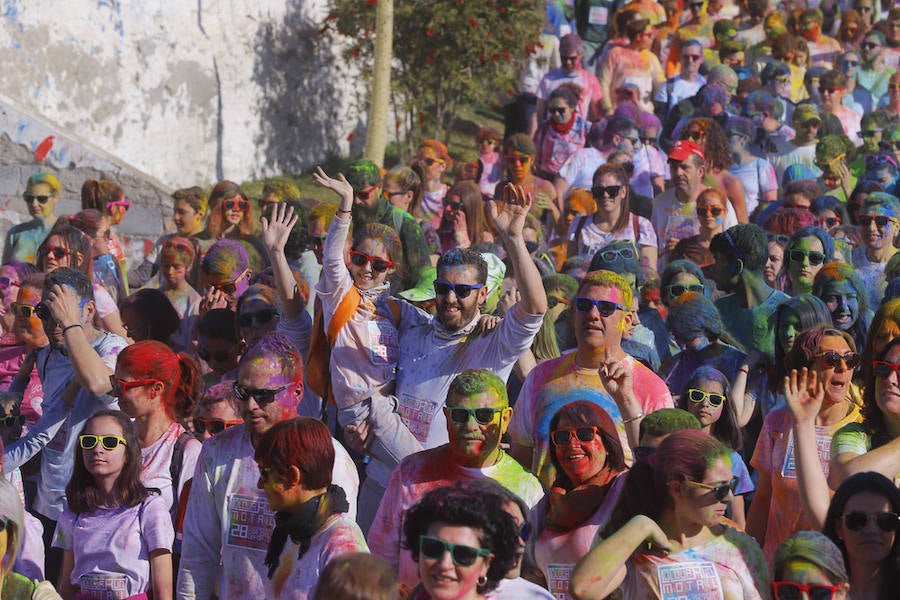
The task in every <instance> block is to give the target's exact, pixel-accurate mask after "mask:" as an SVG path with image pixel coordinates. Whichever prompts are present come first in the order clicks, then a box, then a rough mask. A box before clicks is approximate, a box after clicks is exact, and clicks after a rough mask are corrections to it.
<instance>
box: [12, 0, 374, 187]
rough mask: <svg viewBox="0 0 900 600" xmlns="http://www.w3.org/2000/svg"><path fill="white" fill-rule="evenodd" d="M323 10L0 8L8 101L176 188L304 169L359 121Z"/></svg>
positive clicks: (24, 4) (73, 2) (151, 0)
mask: <svg viewBox="0 0 900 600" xmlns="http://www.w3.org/2000/svg"><path fill="white" fill-rule="evenodd" d="M325 5H326V2H325V0H119V1H117V0H94V1H90V0H4V1H3V4H2V14H0V24H2V25H0V64H3V65H4V68H3V69H0V93H2V94H4V95H5V96H7V97H8V98H10V100H11V101H12V102H13V103H15V105H16V107H17V108H18V109H19V110H21V111H23V112H25V113H30V114H33V115H34V116H35V117H40V118H42V119H44V120H46V121H47V122H50V123H52V124H54V125H56V126H57V127H58V128H59V131H60V132H61V133H63V134H69V135H71V136H72V137H75V138H79V139H82V140H84V141H85V142H87V143H89V144H91V145H93V146H95V147H97V148H100V149H102V150H103V151H105V152H107V153H109V154H110V155H112V156H114V157H116V158H117V159H119V160H121V161H123V162H124V163H126V164H128V165H131V166H132V167H134V169H136V170H138V171H142V172H145V173H147V174H149V175H151V176H152V177H154V178H156V179H158V180H159V181H160V182H162V184H163V185H165V186H168V187H169V188H177V187H185V186H188V185H195V184H199V185H206V184H209V183H211V182H213V181H215V180H217V179H222V178H226V179H233V180H237V181H241V180H244V179H249V178H254V177H265V176H269V175H273V174H276V173H281V172H296V171H299V170H300V169H302V168H306V167H308V166H310V165H313V164H315V163H316V162H317V161H320V160H322V159H324V158H325V157H326V156H327V155H328V154H329V153H346V152H347V151H348V150H349V148H348V142H347V137H348V135H349V134H351V133H354V132H358V131H360V130H361V127H362V125H361V123H360V116H359V111H357V110H356V109H355V106H358V105H359V98H358V96H357V94H358V93H359V92H358V91H357V88H358V86H356V85H354V83H353V78H354V74H353V73H352V72H351V70H350V69H349V68H347V67H346V66H345V65H343V63H342V61H341V60H340V58H339V57H338V53H339V49H338V48H336V47H335V46H334V45H333V41H332V39H331V38H330V37H323V36H320V35H319V34H318V33H317V32H318V30H319V29H320V28H321V26H322V23H323V22H324V19H325V15H326V7H325ZM360 137H361V136H357V143H359V139H360ZM26 145H27V143H26ZM31 149H32V150H33V147H32V148H31ZM49 158H50V159H52V158H54V157H53V156H52V155H51V156H50V157H49ZM55 166H57V167H58V168H64V166H63V165H61V164H56V165H55Z"/></svg>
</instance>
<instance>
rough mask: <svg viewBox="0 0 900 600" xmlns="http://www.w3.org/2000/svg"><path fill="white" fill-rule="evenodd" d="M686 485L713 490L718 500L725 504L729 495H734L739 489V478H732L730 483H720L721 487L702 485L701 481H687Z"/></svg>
mask: <svg viewBox="0 0 900 600" xmlns="http://www.w3.org/2000/svg"><path fill="white" fill-rule="evenodd" d="M685 483H687V484H688V485H693V486H695V487H701V488H704V489H707V490H712V493H713V495H714V496H715V497H716V500H718V501H719V502H724V501H725V498H727V497H728V494H733V493H734V490H735V489H736V488H737V484H738V478H737V477H732V478H731V481H729V482H728V483H720V484H719V485H710V484H708V483H702V482H700V481H691V480H690V479H687V480H685Z"/></svg>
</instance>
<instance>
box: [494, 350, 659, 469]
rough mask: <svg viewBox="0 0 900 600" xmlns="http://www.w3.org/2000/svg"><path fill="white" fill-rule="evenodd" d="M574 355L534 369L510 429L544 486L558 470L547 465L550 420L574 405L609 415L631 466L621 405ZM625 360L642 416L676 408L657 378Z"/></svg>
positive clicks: (591, 371)
mask: <svg viewBox="0 0 900 600" xmlns="http://www.w3.org/2000/svg"><path fill="white" fill-rule="evenodd" d="M575 354H576V352H575V351H574V350H573V351H571V352H568V353H566V354H564V355H562V356H561V357H559V358H554V359H551V360H547V361H544V362H542V363H541V364H539V365H538V366H537V367H535V368H534V369H532V371H531V373H529V374H528V377H527V378H526V379H525V383H523V384H522V390H521V391H520V392H519V399H518V401H517V402H516V405H515V407H514V408H513V413H512V419H511V421H510V424H509V435H510V437H512V440H513V442H515V443H516V444H518V445H520V446H525V447H530V448H533V449H534V454H533V462H532V465H531V466H532V468H531V472H532V473H535V474H536V475H537V477H538V479H540V480H541V483H542V484H543V485H544V487H550V485H551V484H552V483H553V480H554V479H555V478H556V469H555V468H554V467H553V463H551V462H550V454H549V452H550V420H551V419H552V418H553V415H554V414H556V411H558V410H559V409H560V408H562V407H563V406H565V405H566V404H568V403H570V402H575V401H576V400H587V401H589V402H593V403H594V404H597V405H598V406H600V408H602V409H603V410H605V411H606V412H607V413H608V414H609V416H610V418H612V420H613V423H615V424H616V429H617V431H618V432H619V441H620V442H621V443H622V449H623V450H624V451H625V460H626V462H628V463H629V464H630V463H631V462H632V455H631V448H630V446H629V445H628V436H627V435H626V433H625V424H624V422H623V418H622V413H621V412H620V411H619V406H618V405H617V404H616V402H615V400H613V398H612V396H610V395H609V394H608V393H606V390H605V389H604V387H603V382H602V381H601V379H600V374H599V373H598V372H597V369H584V368H581V367H579V366H578V365H577V364H576V362H575ZM625 360H627V361H629V362H631V363H632V364H633V365H634V391H635V394H636V395H637V397H638V401H639V402H640V404H641V409H642V410H643V411H644V414H649V413H651V412H653V411H656V410H659V409H660V408H673V407H674V406H675V405H674V403H673V401H672V394H671V393H670V392H669V388H667V387H666V384H665V382H664V381H663V380H662V379H660V378H659V376H658V375H657V374H656V373H654V372H653V371H651V370H650V369H648V368H647V367H645V366H644V365H643V364H642V363H640V362H638V361H636V360H634V358H632V357H630V356H627V357H626V358H625Z"/></svg>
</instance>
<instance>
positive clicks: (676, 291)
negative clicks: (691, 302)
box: [665, 283, 705, 298]
mask: <svg viewBox="0 0 900 600" xmlns="http://www.w3.org/2000/svg"><path fill="white" fill-rule="evenodd" d="M704 289H705V288H704V287H703V284H702V283H692V284H690V285H682V284H680V283H672V284H670V285H667V286H666V287H665V290H666V294H667V295H668V296H669V298H677V297H678V296H681V295H682V294H686V293H688V292H698V293H701V294H702V293H703V290H704Z"/></svg>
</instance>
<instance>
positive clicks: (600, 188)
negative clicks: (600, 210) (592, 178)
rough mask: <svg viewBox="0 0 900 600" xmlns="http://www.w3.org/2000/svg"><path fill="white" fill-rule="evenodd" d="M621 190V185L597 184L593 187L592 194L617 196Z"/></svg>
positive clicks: (595, 196) (600, 196)
mask: <svg viewBox="0 0 900 600" xmlns="http://www.w3.org/2000/svg"><path fill="white" fill-rule="evenodd" d="M621 190H622V186H621V185H606V186H604V185H595V186H594V187H592V188H591V195H592V196H593V197H594V198H603V197H606V198H615V197H616V196H618V195H619V192H620V191H621Z"/></svg>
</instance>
